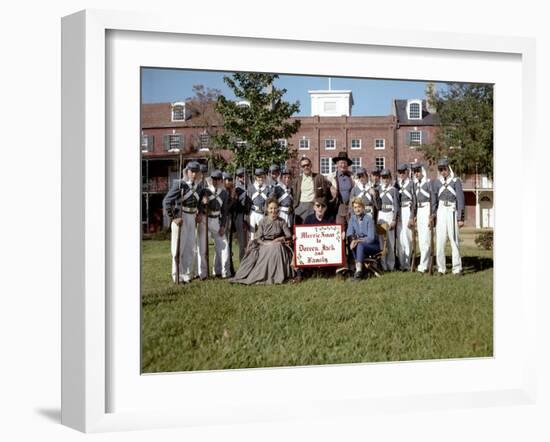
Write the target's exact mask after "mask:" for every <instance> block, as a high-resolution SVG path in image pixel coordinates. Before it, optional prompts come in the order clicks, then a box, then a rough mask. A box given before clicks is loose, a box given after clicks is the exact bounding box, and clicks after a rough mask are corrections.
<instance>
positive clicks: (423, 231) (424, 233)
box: [416, 204, 432, 273]
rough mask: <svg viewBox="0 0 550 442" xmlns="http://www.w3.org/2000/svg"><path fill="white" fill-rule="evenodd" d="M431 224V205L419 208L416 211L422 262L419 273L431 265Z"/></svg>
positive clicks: (418, 268) (418, 269) (419, 264)
mask: <svg viewBox="0 0 550 442" xmlns="http://www.w3.org/2000/svg"><path fill="white" fill-rule="evenodd" d="M429 223H430V204H426V205H425V206H424V207H418V208H417V210H416V231H417V232H418V247H419V249H420V262H419V263H418V267H417V269H416V270H417V271H418V272H421V273H423V272H425V271H426V270H427V269H428V265H429V263H430V256H431V254H432V242H431V229H430V226H429Z"/></svg>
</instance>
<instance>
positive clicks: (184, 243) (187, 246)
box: [162, 161, 204, 283]
mask: <svg viewBox="0 0 550 442" xmlns="http://www.w3.org/2000/svg"><path fill="white" fill-rule="evenodd" d="M199 171H200V166H199V163H197V162H196V161H191V162H189V163H188V164H187V166H186V168H185V170H184V176H183V178H182V179H180V180H174V183H173V185H172V188H171V189H170V190H169V191H168V193H167V194H166V196H165V197H164V199H163V201H162V207H163V209H164V211H165V213H166V214H167V215H168V217H170V219H171V220H172V222H171V228H172V238H171V252H172V279H173V280H174V282H176V281H182V282H184V283H188V282H190V281H191V279H192V278H193V275H192V273H193V261H194V257H195V245H196V243H195V241H196V226H197V223H200V221H201V219H200V214H199V212H198V207H199V204H200V201H201V198H202V197H203V194H204V187H203V185H202V183H201V182H200V181H199V173H200V172H199ZM179 229H181V233H180V234H179V235H178V233H177V232H178V230H179ZM178 236H179V239H180V242H179V263H180V268H179V273H178V266H177V259H176V254H177V250H178Z"/></svg>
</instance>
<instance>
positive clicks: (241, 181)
mask: <svg viewBox="0 0 550 442" xmlns="http://www.w3.org/2000/svg"><path fill="white" fill-rule="evenodd" d="M235 181H236V183H235V193H236V197H237V199H236V201H235V205H234V212H235V232H236V234H237V241H238V242H239V260H242V259H243V256H244V254H245V252H246V246H247V244H248V234H249V231H250V227H249V225H248V214H249V212H250V200H249V199H248V196H247V177H246V171H245V169H244V167H239V168H238V169H237V170H236V171H235Z"/></svg>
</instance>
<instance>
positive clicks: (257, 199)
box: [247, 169, 269, 240]
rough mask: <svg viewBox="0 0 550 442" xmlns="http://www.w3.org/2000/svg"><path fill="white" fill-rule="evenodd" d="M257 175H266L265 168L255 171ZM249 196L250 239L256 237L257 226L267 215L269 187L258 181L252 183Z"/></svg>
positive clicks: (248, 192)
mask: <svg viewBox="0 0 550 442" xmlns="http://www.w3.org/2000/svg"><path fill="white" fill-rule="evenodd" d="M254 175H255V176H256V177H260V176H265V171H264V170H263V169H256V170H255V171H254ZM247 197H248V199H249V200H250V218H249V219H250V221H249V225H250V239H251V240H252V239H254V233H255V232H256V226H257V225H258V224H259V223H260V221H261V220H262V219H263V217H264V216H265V209H266V207H265V202H266V201H267V199H268V198H269V188H268V187H267V185H266V184H261V185H260V184H259V183H258V182H257V181H256V182H254V184H252V185H251V186H250V187H249V188H248V191H247Z"/></svg>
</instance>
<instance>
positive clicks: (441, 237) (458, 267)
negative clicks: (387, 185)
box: [433, 158, 465, 275]
mask: <svg viewBox="0 0 550 442" xmlns="http://www.w3.org/2000/svg"><path fill="white" fill-rule="evenodd" d="M437 171H438V178H437V179H436V180H435V181H433V191H434V194H435V196H436V206H437V209H436V220H437V222H436V237H437V241H436V257H437V271H438V273H439V274H445V272H446V262H445V245H446V243H447V239H448V240H449V242H450V243H451V254H452V272H453V274H455V275H461V274H462V259H461V257H460V250H459V235H458V230H459V229H460V228H461V227H463V226H464V215H465V213H464V208H465V206H464V191H463V189H462V181H460V179H459V178H457V177H455V176H454V173H453V171H452V169H451V166H450V164H449V160H448V158H441V159H440V160H439V161H438V162H437Z"/></svg>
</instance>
